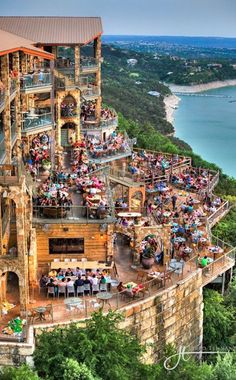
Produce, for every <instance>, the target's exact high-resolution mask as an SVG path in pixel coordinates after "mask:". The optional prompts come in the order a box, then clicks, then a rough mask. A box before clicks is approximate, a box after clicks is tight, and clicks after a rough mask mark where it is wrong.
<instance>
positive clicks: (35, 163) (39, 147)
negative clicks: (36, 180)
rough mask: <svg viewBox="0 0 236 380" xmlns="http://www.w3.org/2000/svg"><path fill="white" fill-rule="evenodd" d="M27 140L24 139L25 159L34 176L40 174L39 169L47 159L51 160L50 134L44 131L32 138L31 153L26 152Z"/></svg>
mask: <svg viewBox="0 0 236 380" xmlns="http://www.w3.org/2000/svg"><path fill="white" fill-rule="evenodd" d="M26 144H27V142H26V141H25V140H24V139H22V148H23V156H24V161H25V163H26V164H27V166H28V169H29V172H30V173H31V174H32V176H33V177H35V176H37V175H38V174H39V170H40V168H41V167H42V165H43V163H44V162H45V161H47V162H50V136H49V135H48V134H47V133H46V132H44V133H41V134H40V133H39V134H38V135H37V136H35V137H34V138H33V139H32V142H31V146H30V149H29V154H28V155H26V154H24V149H25V146H26Z"/></svg>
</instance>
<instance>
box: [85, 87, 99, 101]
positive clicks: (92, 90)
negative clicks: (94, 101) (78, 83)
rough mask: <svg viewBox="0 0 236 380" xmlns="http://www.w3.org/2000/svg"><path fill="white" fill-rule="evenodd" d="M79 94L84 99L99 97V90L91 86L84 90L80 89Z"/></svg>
mask: <svg viewBox="0 0 236 380" xmlns="http://www.w3.org/2000/svg"><path fill="white" fill-rule="evenodd" d="M81 93H82V96H83V97H85V98H90V97H93V96H100V88H99V87H98V86H91V87H88V88H86V89H82V91H81Z"/></svg>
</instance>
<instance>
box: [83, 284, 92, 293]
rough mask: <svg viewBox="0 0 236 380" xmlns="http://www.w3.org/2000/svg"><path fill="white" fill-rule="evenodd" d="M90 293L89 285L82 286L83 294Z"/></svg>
mask: <svg viewBox="0 0 236 380" xmlns="http://www.w3.org/2000/svg"><path fill="white" fill-rule="evenodd" d="M90 292H91V285H90V284H84V294H90Z"/></svg>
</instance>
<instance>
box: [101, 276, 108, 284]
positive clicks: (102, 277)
mask: <svg viewBox="0 0 236 380" xmlns="http://www.w3.org/2000/svg"><path fill="white" fill-rule="evenodd" d="M100 283H101V284H106V283H107V280H106V277H105V276H103V275H102V276H101V279H100Z"/></svg>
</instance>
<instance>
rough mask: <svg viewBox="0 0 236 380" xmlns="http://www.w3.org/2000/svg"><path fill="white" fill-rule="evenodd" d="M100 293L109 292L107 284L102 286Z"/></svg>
mask: <svg viewBox="0 0 236 380" xmlns="http://www.w3.org/2000/svg"><path fill="white" fill-rule="evenodd" d="M100 292H107V284H100Z"/></svg>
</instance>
